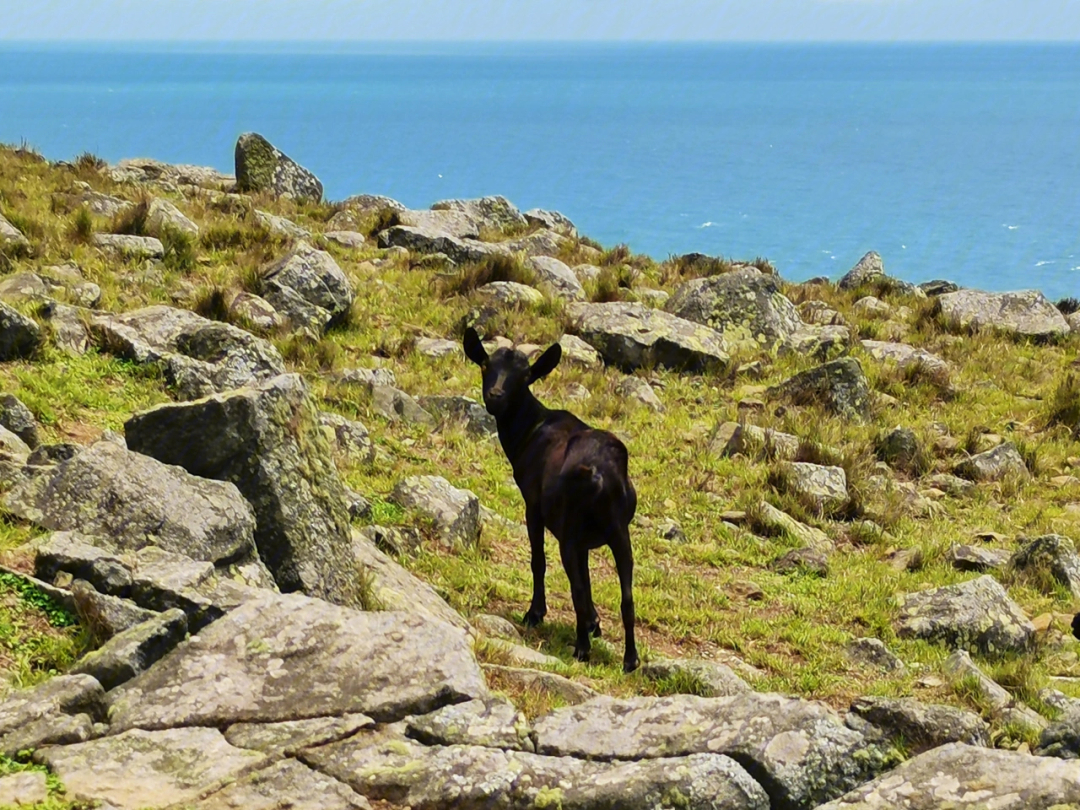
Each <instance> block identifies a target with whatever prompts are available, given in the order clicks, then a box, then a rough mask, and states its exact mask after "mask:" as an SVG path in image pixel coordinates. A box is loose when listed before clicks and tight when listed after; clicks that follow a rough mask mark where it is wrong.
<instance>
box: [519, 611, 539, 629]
mask: <svg viewBox="0 0 1080 810" xmlns="http://www.w3.org/2000/svg"><path fill="white" fill-rule="evenodd" d="M543 620H544V614H543V613H541V612H539V611H534V610H529V611H528V612H527V613H526V614H525V615H524V616H523V617H522V619H521V621H522V622H523V623H524V625H525V626H526V627H537V626H538V625H539V624H540V622H542V621H543Z"/></svg>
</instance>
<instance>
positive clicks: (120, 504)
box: [5, 442, 255, 563]
mask: <svg viewBox="0 0 1080 810" xmlns="http://www.w3.org/2000/svg"><path fill="white" fill-rule="evenodd" d="M5 504H6V506H7V508H8V509H9V510H10V511H11V512H13V513H14V514H16V515H19V516H20V517H22V518H24V519H26V520H29V521H32V522H33V523H36V524H37V525H39V526H42V527H44V528H46V529H53V530H59V531H69V530H73V529H79V530H80V531H83V532H86V533H88V534H101V535H105V536H106V537H109V538H110V539H111V541H112V543H113V544H114V545H116V546H117V547H119V548H121V549H127V550H131V551H135V550H138V549H140V548H143V547H144V546H148V545H156V546H159V547H161V548H163V549H165V550H167V551H172V552H175V553H178V554H185V555H187V556H189V557H192V558H194V559H199V560H208V561H210V562H214V563H218V562H231V561H236V560H248V559H251V558H253V557H254V545H253V533H254V529H255V515H254V514H253V513H252V511H251V507H250V506H249V505H248V503H247V502H246V501H245V500H244V498H243V497H242V496H241V495H240V492H239V490H237V488H236V487H235V486H233V485H232V484H229V483H225V482H221V481H208V480H205V479H201V478H196V477H195V476H193V475H190V474H189V473H187V472H186V471H185V470H183V469H181V468H179V467H172V466H168V465H166V464H162V463H161V462H160V461H157V460H155V459H153V458H149V457H148V456H144V455H140V454H139V453H133V452H131V451H129V450H125V449H123V448H122V447H118V446H117V445H115V444H113V443H112V442H97V443H96V444H94V445H91V446H90V447H89V448H88V449H86V450H84V451H83V452H81V453H79V454H78V455H77V456H75V457H74V458H72V459H70V460H68V461H65V462H63V463H62V464H59V465H57V467H56V468H55V469H54V470H53V471H52V472H51V473H46V474H42V475H38V476H35V477H32V478H29V479H27V480H26V481H25V482H24V483H22V484H21V485H19V486H17V487H16V488H15V489H14V490H12V491H11V492H10V493H9V494H8V496H7V498H6V499H5Z"/></svg>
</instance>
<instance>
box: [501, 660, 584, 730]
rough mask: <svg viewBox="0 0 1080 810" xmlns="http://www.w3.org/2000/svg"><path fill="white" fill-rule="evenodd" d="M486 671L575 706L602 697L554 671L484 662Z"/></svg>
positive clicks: (503, 679) (523, 687) (502, 679)
mask: <svg viewBox="0 0 1080 810" xmlns="http://www.w3.org/2000/svg"><path fill="white" fill-rule="evenodd" d="M484 672H487V673H489V674H490V675H494V676H495V677H496V678H498V679H499V680H501V681H505V682H509V683H512V684H514V685H516V686H518V687H519V688H522V689H527V690H529V691H538V692H547V693H549V694H552V695H555V696H557V697H558V698H559V699H560V700H562V701H564V702H565V703H566V704H567V705H568V706H574V705H577V704H578V703H584V702H585V701H587V700H592V699H593V698H595V697H600V693H599V692H597V691H596V690H595V689H593V688H592V687H590V686H586V685H585V684H583V683H578V682H577V681H572V680H570V679H569V678H564V677H563V676H562V675H556V674H555V673H554V672H543V671H541V670H538V669H522V668H520V667H506V666H501V665H499V664H484ZM529 750H532V749H529Z"/></svg>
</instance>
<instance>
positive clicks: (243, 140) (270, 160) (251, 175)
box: [235, 132, 323, 202]
mask: <svg viewBox="0 0 1080 810" xmlns="http://www.w3.org/2000/svg"><path fill="white" fill-rule="evenodd" d="M235 160H236V185H237V187H238V188H239V189H240V190H241V191H269V192H271V193H273V194H276V195H278V196H279V197H280V196H282V195H285V194H288V195H289V196H291V197H295V198H296V199H308V200H313V201H314V202H319V201H320V200H321V199H322V194H323V186H322V183H320V182H319V178H317V177H316V176H315V175H314V174H312V173H311V172H309V171H308V170H307V169H305V168H304V167H303V166H301V165H300V164H298V163H296V162H295V161H293V160H292V159H291V158H289V157H288V156H287V155H285V153H284V152H282V151H280V150H279V149H277V148H276V147H274V146H273V145H272V144H271V143H270V142H269V141H268V140H266V138H264V137H262V136H261V135H258V134H256V133H254V132H245V133H244V134H243V135H241V136H240V137H239V138H238V139H237V141H236V152H235Z"/></svg>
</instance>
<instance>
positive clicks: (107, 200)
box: [74, 189, 135, 219]
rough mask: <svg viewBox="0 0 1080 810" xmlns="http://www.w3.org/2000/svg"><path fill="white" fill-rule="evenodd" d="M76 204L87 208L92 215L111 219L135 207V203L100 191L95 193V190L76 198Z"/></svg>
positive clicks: (86, 191) (87, 190)
mask: <svg viewBox="0 0 1080 810" xmlns="http://www.w3.org/2000/svg"><path fill="white" fill-rule="evenodd" d="M74 202H75V204H76V205H83V206H85V207H86V209H87V210H88V211H89V212H90V213H91V214H95V215H97V216H99V217H107V218H109V219H112V218H113V217H115V216H116V215H117V214H121V213H123V212H125V211H129V210H131V209H132V208H134V207H135V204H134V203H131V202H128V201H127V200H122V199H120V198H119V197H113V196H111V195H109V194H102V193H101V192H100V191H94V190H93V189H86V190H85V191H83V192H82V193H81V194H79V195H78V196H76V197H75V198H74Z"/></svg>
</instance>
